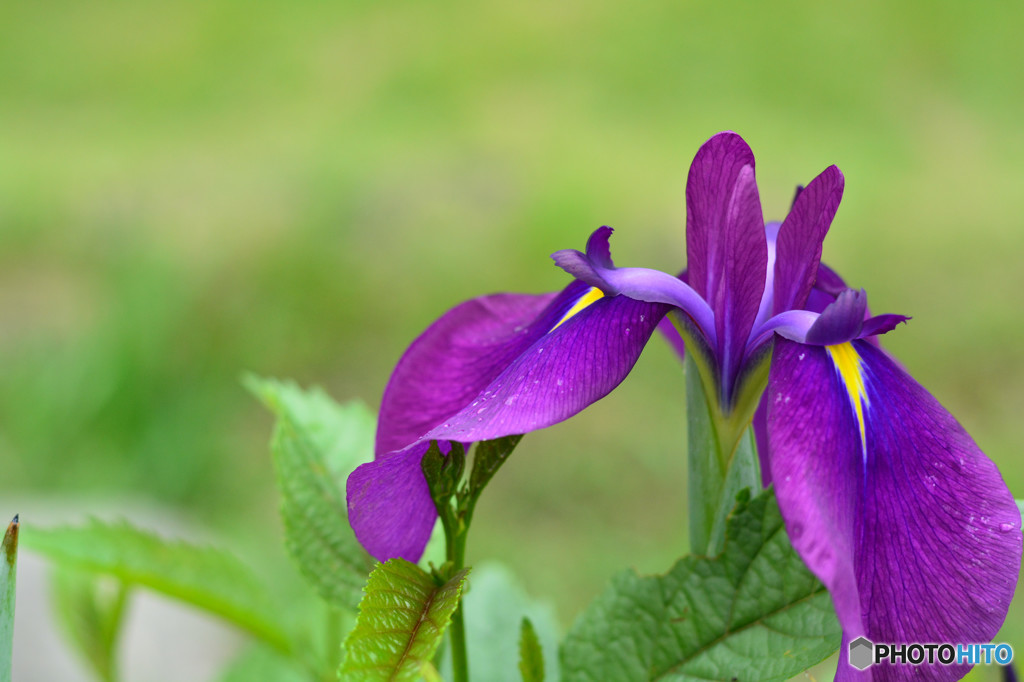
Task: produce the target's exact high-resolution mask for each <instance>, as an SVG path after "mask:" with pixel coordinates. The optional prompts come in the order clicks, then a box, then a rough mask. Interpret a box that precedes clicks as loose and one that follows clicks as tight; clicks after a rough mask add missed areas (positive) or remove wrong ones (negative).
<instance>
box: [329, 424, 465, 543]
mask: <svg viewBox="0 0 1024 682" xmlns="http://www.w3.org/2000/svg"><path fill="white" fill-rule="evenodd" d="M428 447H429V443H417V444H415V445H413V446H411V447H409V448H406V449H405V450H402V451H399V452H394V453H390V454H387V455H384V456H383V457H378V458H377V459H375V460H374V461H372V462H369V463H367V464H363V465H361V466H359V467H358V468H356V470H355V471H354V472H352V475H350V476H349V477H348V482H347V483H346V486H345V489H346V494H347V498H348V520H349V523H350V524H351V526H352V530H353V531H354V532H355V534H356V539H357V540H359V542H360V544H362V545H363V547H364V548H365V549H366V551H367V552H369V553H370V555H371V556H373V557H374V558H375V559H377V560H378V561H387V560H388V559H390V558H392V557H401V558H403V559H405V560H406V561H413V562H416V561H419V560H420V557H421V556H423V550H424V548H426V546H427V541H429V540H430V534H431V532H432V531H433V529H434V522H435V521H436V520H437V509H436V508H435V507H434V501H433V499H431V497H430V489H429V488H428V487H427V481H426V479H425V478H423V472H422V470H421V469H420V460H422V459H423V455H424V453H426V451H427V448H428ZM445 449H448V448H447V447H445Z"/></svg>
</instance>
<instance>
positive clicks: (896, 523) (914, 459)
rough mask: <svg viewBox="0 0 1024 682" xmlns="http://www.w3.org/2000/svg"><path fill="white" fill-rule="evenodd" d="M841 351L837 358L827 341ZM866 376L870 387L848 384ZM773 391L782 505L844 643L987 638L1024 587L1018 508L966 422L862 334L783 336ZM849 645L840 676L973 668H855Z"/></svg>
mask: <svg viewBox="0 0 1024 682" xmlns="http://www.w3.org/2000/svg"><path fill="white" fill-rule="evenodd" d="M843 349H845V352H847V355H846V360H845V362H841V363H838V364H837V361H834V360H833V359H832V357H833V356H832V355H831V354H830V353H833V352H835V353H841V352H843ZM851 353H852V354H851ZM836 357H841V355H837V356H836ZM840 364H841V365H842V366H844V367H845V368H846V374H847V376H848V377H849V379H848V381H844V380H843V379H842V378H841V376H840V373H839V371H838V370H837V366H839V365H840ZM857 367H859V370H857V369H856V368H857ZM857 374H859V376H860V377H861V379H862V382H863V390H859V389H856V388H855V389H854V390H851V389H850V388H849V386H848V383H851V384H853V385H854V386H856V382H855V381H853V378H854V376H855V375H857ZM859 396H862V398H861V397H859ZM766 397H767V400H768V419H767V422H768V438H769V442H770V452H771V473H772V479H773V481H774V485H775V488H776V494H777V497H778V500H779V507H780V508H781V510H782V515H783V518H784V519H785V521H786V528H787V530H788V532H789V536H790V539H791V540H792V542H793V546H794V548H795V549H796V550H797V552H799V554H800V556H801V557H802V558H803V559H804V561H805V562H806V563H807V565H808V567H809V568H810V569H811V570H812V571H813V572H814V573H815V575H817V576H818V577H819V578H820V579H821V580H822V582H824V583H825V585H826V587H828V589H829V591H830V592H831V594H832V599H833V602H834V604H835V607H836V613H837V615H838V616H839V621H840V623H841V625H842V626H843V630H844V642H848V641H849V640H850V639H853V638H856V637H858V636H860V635H864V636H866V637H867V638H868V639H870V640H872V641H874V642H884V643H908V642H953V643H957V642H988V641H990V640H991V639H992V637H993V636H994V635H995V634H996V632H997V631H998V629H999V627H1000V625H1001V624H1002V622H1003V620H1004V618H1005V616H1006V612H1007V609H1008V607H1009V603H1010V599H1011V598H1012V596H1013V592H1014V588H1015V586H1016V582H1017V576H1018V571H1019V569H1020V556H1021V532H1020V523H1021V519H1020V513H1019V511H1018V510H1017V506H1016V504H1015V502H1014V500H1013V497H1012V495H1011V494H1010V491H1009V490H1008V489H1007V487H1006V484H1005V483H1004V482H1003V480H1002V477H1001V476H1000V474H999V471H998V469H996V467H995V465H994V464H993V463H992V462H991V461H990V460H989V459H988V458H987V457H986V456H985V455H984V453H982V452H981V450H980V449H978V446H977V445H975V443H974V441H973V440H971V438H970V436H969V435H968V434H967V433H966V432H965V431H964V430H963V428H962V427H961V426H960V425H959V424H958V423H957V422H956V420H955V419H954V418H953V417H952V416H951V415H950V414H949V413H948V412H946V410H945V409H944V408H943V407H942V406H941V405H940V404H939V403H938V402H937V401H936V400H935V398H933V397H932V396H931V395H930V394H929V393H928V392H927V391H926V390H925V389H924V388H922V387H921V386H920V385H919V384H918V383H917V382H916V381H914V380H913V379H912V378H911V377H910V376H909V375H907V374H906V373H905V372H904V371H903V370H902V369H900V368H899V367H898V366H897V365H896V364H895V363H894V362H893V361H892V360H891V359H890V358H889V357H888V356H887V355H886V354H885V353H884V352H883V351H882V350H880V349H878V348H876V347H875V346H873V345H871V344H870V343H867V342H866V341H862V340H857V341H853V342H851V343H850V344H843V346H842V347H840V350H832V351H830V350H829V349H827V348H824V347H817V346H805V345H800V344H797V343H793V342H790V341H787V340H785V339H776V342H775V350H774V357H773V360H772V366H771V374H770V377H769V382H768V389H767V393H766ZM858 404H859V405H860V406H861V410H860V411H861V414H862V416H863V419H862V420H859V419H858V415H857V410H856V409H855V406H856V405H858ZM861 424H863V427H862V426H861ZM862 429H863V431H862ZM862 432H863V434H864V435H863V440H862V436H861V433H862ZM846 651H847V650H846V647H845V646H844V647H843V648H842V649H841V650H840V652H841V660H840V670H839V673H838V675H837V679H864V680H870V679H874V680H902V679H911V678H915V677H914V676H915V675H918V676H919V675H921V674H927V675H928V676H929V679H936V680H953V679H958V678H960V677H961V676H963V675H964V674H965V672H966V670H967V667H966V666H949V667H945V666H939V665H935V666H931V667H929V668H928V669H927V670H925V669H921V668H915V667H912V666H876V667H872V668H870V671H869V672H867V673H858V672H856V671H855V670H853V669H852V668H851V667H850V666H849V665H848V664H847V662H846V659H845V656H846ZM915 679H916V678H915Z"/></svg>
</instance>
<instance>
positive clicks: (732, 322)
mask: <svg viewBox="0 0 1024 682" xmlns="http://www.w3.org/2000/svg"><path fill="white" fill-rule="evenodd" d="M686 208H687V211H686V260H687V265H688V270H689V280H690V284H691V286H692V287H693V289H694V290H695V291H696V292H697V293H698V294H700V295H701V296H703V297H704V299H705V300H707V301H708V303H709V304H710V305H711V309H712V310H713V311H714V317H715V324H716V328H715V331H716V335H717V341H718V342H717V348H716V351H717V353H718V364H719V367H720V368H721V371H722V377H721V382H722V391H723V395H722V396H721V398H722V400H723V402H724V403H725V404H729V403H730V402H731V393H732V389H733V386H732V383H733V380H734V379H735V377H736V376H737V374H738V373H739V369H740V366H741V365H742V363H743V361H744V359H745V350H746V347H747V340H748V337H749V335H750V330H751V328H752V327H753V324H754V319H755V318H756V317H757V311H758V308H759V307H760V304H761V294H762V293H763V291H764V285H765V276H766V267H767V259H768V246H767V241H766V237H765V226H764V216H763V215H762V213H761V200H760V197H759V196H758V192H757V184H756V182H755V180H754V155H753V153H752V152H751V151H750V147H748V146H747V143H746V142H744V141H743V138H741V137H740V136H739V135H736V134H735V133H719V134H718V135H715V136H714V137H712V138H711V139H710V140H708V141H707V142H706V143H704V145H703V146H702V147H701V148H700V149H699V150H698V151H697V156H696V157H695V158H694V160H693V165H691V166H690V174H689V176H688V178H687V183H686Z"/></svg>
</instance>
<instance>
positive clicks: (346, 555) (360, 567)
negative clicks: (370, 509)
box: [246, 377, 376, 611]
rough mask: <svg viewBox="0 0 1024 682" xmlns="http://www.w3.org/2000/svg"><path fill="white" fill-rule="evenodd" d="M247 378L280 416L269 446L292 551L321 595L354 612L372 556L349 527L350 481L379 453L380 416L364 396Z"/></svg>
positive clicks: (288, 541)
mask: <svg viewBox="0 0 1024 682" xmlns="http://www.w3.org/2000/svg"><path fill="white" fill-rule="evenodd" d="M246 383H247V385H248V386H249V388H250V389H251V390H252V391H253V392H254V393H255V394H257V395H258V396H259V397H260V398H261V399H262V400H263V402H264V403H265V404H266V405H267V407H268V408H270V410H271V411H273V412H274V414H275V415H277V426H276V428H275V429H274V437H273V440H272V441H271V450H272V452H273V457H274V467H275V469H276V472H277V483H278V488H279V490H280V493H281V517H282V519H283V520H284V528H285V543H286V545H287V547H288V551H289V553H290V554H291V555H292V557H293V558H294V559H295V561H296V562H297V563H298V565H299V569H300V570H301V571H302V574H303V576H305V578H306V579H307V580H308V581H309V582H310V583H311V584H312V585H313V586H314V587H315V588H316V590H317V592H318V593H319V594H320V596H321V597H323V598H324V599H325V600H327V601H328V602H329V603H331V604H333V605H335V606H337V607H339V608H342V609H347V610H349V611H355V609H356V606H357V605H358V604H359V600H360V598H361V596H362V588H363V585H364V584H365V582H366V576H367V575H369V573H370V570H371V569H372V568H373V564H374V562H373V560H372V559H371V558H370V556H369V555H368V554H367V553H366V551H365V550H363V548H362V546H361V545H360V544H359V542H358V541H357V540H356V538H355V535H354V534H353V532H352V529H351V527H350V526H349V523H348V509H347V504H346V499H345V480H346V479H347V478H348V475H349V474H350V473H352V470H354V469H355V468H356V467H357V466H358V465H360V464H362V463H363V462H365V461H368V460H369V459H371V458H372V457H373V439H374V431H375V429H376V423H375V419H374V417H373V415H372V413H371V412H370V411H369V410H367V409H366V407H365V406H363V405H362V404H361V403H356V402H353V403H349V404H347V405H338V404H337V403H335V402H334V401H333V400H331V398H330V397H328V396H327V394H325V393H324V392H323V391H321V390H319V389H313V390H310V391H303V390H301V389H300V388H298V387H297V386H295V385H294V384H292V383H283V382H277V381H272V380H268V379H257V378H254V377H251V378H249V379H247V381H246Z"/></svg>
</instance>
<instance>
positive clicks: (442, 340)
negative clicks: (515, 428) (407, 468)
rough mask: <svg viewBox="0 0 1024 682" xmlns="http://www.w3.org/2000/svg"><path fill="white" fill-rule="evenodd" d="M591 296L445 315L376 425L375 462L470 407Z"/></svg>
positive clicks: (491, 300) (504, 301) (407, 362)
mask: <svg viewBox="0 0 1024 682" xmlns="http://www.w3.org/2000/svg"><path fill="white" fill-rule="evenodd" d="M588 289H589V287H588V286H587V285H586V284H584V283H582V282H573V283H572V284H570V285H569V286H568V287H566V288H565V289H564V290H563V291H562V292H561V293H558V294H541V295H536V296H534V295H525V294H495V295H492V296H483V297H481V298H475V299H473V300H471V301H466V302H465V303H462V304H460V305H458V306H456V307H455V308H452V309H451V310H449V311H448V312H447V313H445V314H444V315H442V316H441V317H440V319H438V320H437V321H436V322H434V323H433V324H432V325H430V327H429V328H427V330H426V331H425V332H423V334H421V335H420V336H419V338H417V339H416V340H415V341H413V343H412V345H411V346H409V348H408V350H406V351H405V354H404V355H403V356H402V359H401V360H399V362H398V365H397V366H396V367H395V371H394V372H393V373H392V374H391V379H390V380H389V381H388V385H387V388H386V389H385V390H384V398H383V400H382V402H381V409H380V420H379V422H378V424H377V444H376V453H377V455H381V454H384V453H387V452H391V451H394V450H401V449H402V448H404V447H406V446H407V445H409V444H410V443H413V442H415V441H416V440H417V439H419V438H420V436H422V435H423V434H425V433H426V432H427V431H429V430H430V429H432V428H434V427H435V426H437V425H438V424H441V423H443V422H444V421H445V420H446V419H448V418H449V417H451V416H452V415H453V414H455V413H456V412H458V411H459V410H461V409H462V408H463V407H465V406H466V405H467V404H468V403H469V402H470V401H472V400H473V398H475V397H476V395H477V394H478V393H480V391H482V390H483V389H484V388H485V387H486V386H487V385H488V384H489V383H491V381H493V380H494V378H495V377H496V376H498V374H500V373H501V372H502V371H503V370H504V369H505V368H506V367H507V366H508V365H509V363H510V362H512V360H514V359H515V358H516V357H517V356H519V354H520V353H522V352H523V351H524V350H525V349H527V348H529V347H530V346H531V345H532V344H533V343H534V342H535V341H536V340H537V339H539V338H541V337H542V336H544V335H545V334H547V333H548V332H549V331H550V330H551V328H552V327H554V326H555V324H557V323H558V321H559V320H560V319H561V318H562V316H564V315H565V313H566V312H567V310H568V309H569V308H570V307H571V306H572V304H573V303H575V302H576V300H578V299H579V297H580V296H582V295H583V294H584V293H585V292H586V291H588Z"/></svg>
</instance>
